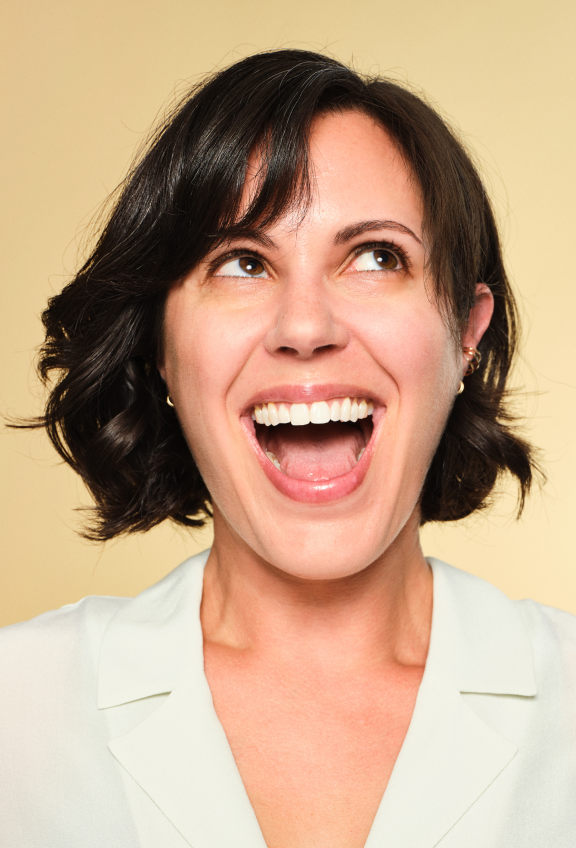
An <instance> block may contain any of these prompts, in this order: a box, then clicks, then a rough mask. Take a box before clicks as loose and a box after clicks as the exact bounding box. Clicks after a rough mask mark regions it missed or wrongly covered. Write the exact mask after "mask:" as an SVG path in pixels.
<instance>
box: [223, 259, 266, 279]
mask: <svg viewBox="0 0 576 848" xmlns="http://www.w3.org/2000/svg"><path fill="white" fill-rule="evenodd" d="M215 276H216V277H266V276H267V274H266V268H265V267H264V263H263V262H261V261H260V259H256V257H255V256H239V257H237V258H236V259H229V260H228V262H225V263H224V265H221V266H220V268H218V270H217V271H216V273H215Z"/></svg>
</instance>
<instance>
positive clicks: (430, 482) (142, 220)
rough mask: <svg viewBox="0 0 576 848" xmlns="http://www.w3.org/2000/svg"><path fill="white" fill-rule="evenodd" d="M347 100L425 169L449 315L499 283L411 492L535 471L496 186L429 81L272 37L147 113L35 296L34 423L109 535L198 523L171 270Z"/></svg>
mask: <svg viewBox="0 0 576 848" xmlns="http://www.w3.org/2000/svg"><path fill="white" fill-rule="evenodd" d="M346 109H356V110H361V111H363V112H364V113H366V114H368V115H370V116H372V117H373V118H374V119H375V120H376V121H378V122H379V123H380V124H381V125H382V126H383V127H384V128H385V129H386V131H387V132H388V133H389V135H390V136H391V138H392V139H393V140H394V142H395V143H396V145H397V146H398V148H399V150H400V151H401V152H402V154H403V156H404V158H405V160H406V162H407V163H408V164H409V166H410V168H411V171H412V174H413V178H414V179H415V182H416V183H417V184H418V185H419V187H420V190H421V193H422V197H423V204H424V210H425V218H424V232H425V235H426V239H427V242H428V244H429V262H428V265H429V269H428V270H429V274H430V279H431V280H433V281H434V286H435V290H436V291H435V294H436V297H437V299H438V303H439V306H440V308H445V311H446V314H447V315H449V320H450V322H451V324H452V326H453V327H454V328H455V331H456V332H459V331H460V329H461V328H462V326H463V325H464V323H465V322H466V319H467V317H468V314H469V312H470V309H471V307H472V306H473V304H474V300H475V287H476V283H477V282H484V283H486V284H487V285H488V286H489V287H490V289H491V290H492V293H493V295H494V300H495V310H494V317H493V320H492V322H491V324H490V326H489V328H488V330H487V331H486V333H485V335H484V337H483V339H482V342H481V345H480V350H481V353H482V364H481V366H480V368H479V369H478V371H476V372H475V373H474V374H473V375H472V376H470V377H468V378H467V380H466V391H465V392H464V393H463V394H462V395H460V396H458V397H457V398H456V400H455V403H454V407H453V409H452V412H451V414H450V417H449V419H448V422H447V425H446V429H445V432H444V434H443V436H442V439H441V441H440V444H439V446H438V449H437V451H436V454H435V456H434V459H433V461H432V464H431V467H430V469H429V471H428V474H427V477H426V480H425V483H424V489H423V492H422V498H421V513H422V523H424V522H427V521H450V520H454V519H458V518H462V517H464V516H466V515H469V514H470V513H472V512H473V511H474V510H477V509H480V508H482V507H483V506H485V505H486V503H487V502H488V500H489V496H490V493H491V492H492V490H493V488H494V485H495V483H496V481H497V479H498V477H499V475H500V474H501V473H503V472H505V471H509V472H510V473H511V474H512V475H514V476H515V477H516V478H517V480H518V483H519V490H520V508H521V507H522V505H523V502H524V497H525V495H526V493H527V491H528V489H529V487H530V483H531V480H532V472H533V465H534V464H533V459H532V456H531V449H530V447H529V445H528V444H527V443H526V442H525V441H523V440H522V439H521V438H519V437H518V436H517V435H516V434H515V432H514V431H513V429H511V424H512V423H513V422H512V417H511V416H510V415H509V413H508V412H507V408H506V405H505V401H506V394H505V383H506V378H507V376H508V372H509V370H510V366H511V362H512V358H513V354H514V349H515V344H516V340H517V319H516V310H515V305H514V300H513V296H512V293H511V290H510V286H509V283H508V280H507V277H506V272H505V269H504V265H503V261H502V255H501V248H500V242H499V237H498V232H497V228H496V225H495V221H494V216H493V213H492V209H491V206H490V202H489V200H488V198H487V196H486V192H485V189H484V187H483V185H482V181H481V179H480V177H479V175H478V172H477V170H476V168H475V166H474V164H473V163H472V161H471V159H470V156H469V155H468V154H467V153H466V151H465V149H464V148H463V146H462V144H461V143H460V142H459V141H458V140H457V138H456V136H455V134H454V133H453V132H452V131H451V130H450V128H449V127H448V126H447V124H446V123H445V122H444V121H443V120H442V118H441V117H440V116H439V115H438V114H437V112H436V111H435V110H434V109H432V108H431V107H430V106H429V105H428V104H427V103H426V102H425V101H424V100H423V99H422V98H420V97H417V96H416V95H415V94H413V93H412V92H410V91H409V90H407V89H406V88H403V87H402V86H399V85H397V84H396V83H394V82H392V81H390V80H387V79H384V78H379V77H370V78H369V77H363V76H361V75H359V74H358V73H356V72H355V71H353V70H351V69H350V68H348V67H346V66H344V65H342V64H340V63H339V62H337V61H335V60H333V59H331V58H328V57H326V56H322V55H318V54H316V53H311V52H307V51H301V50H278V51H272V52H268V53H261V54H258V55H255V56H251V57H249V58H247V59H244V60H242V61H241V62H238V63H237V64H235V65H232V66H231V67H229V68H227V69H225V70H223V71H221V72H218V73H216V74H215V75H213V76H212V77H210V78H208V79H207V80H205V81H204V82H202V83H201V84H200V85H198V86H197V87H195V88H194V89H193V90H192V92H191V93H190V94H189V95H188V96H187V97H186V98H185V99H184V100H183V101H182V103H181V104H180V105H179V106H178V107H177V108H176V109H175V110H174V111H173V112H172V114H171V115H170V116H169V117H168V119H167V120H166V121H165V122H164V123H163V124H162V125H161V126H160V127H159V128H158V129H157V130H156V131H155V133H154V134H153V136H152V138H151V140H150V142H149V144H148V146H147V151H146V152H145V153H144V155H142V156H141V158H140V159H139V160H138V161H137V163H136V164H135V165H134V166H133V168H132V170H131V171H130V173H129V175H128V176H127V178H126V180H125V181H124V183H123V184H122V186H121V187H120V189H119V192H118V197H117V200H116V202H115V205H114V208H113V210H112V212H111V214H110V216H109V218H108V220H107V222H106V224H105V226H104V227H103V229H102V232H101V235H100V238H99V240H98V242H97V244H96V247H95V248H94V250H93V252H92V255H91V256H90V258H89V259H88V260H87V261H86V263H85V264H84V266H83V267H82V268H81V269H80V270H79V272H78V273H77V275H76V276H75V278H74V279H73V280H72V281H71V282H70V283H69V284H68V285H67V286H66V287H65V288H64V289H63V291H62V292H61V293H60V294H58V295H56V296H55V297H53V298H52V299H51V300H50V303H49V305H48V308H47V309H46V310H45V312H44V314H43V322H44V326H45V328H46V340H45V343H44V345H43V347H42V350H41V353H40V361H39V372H40V375H41V377H42V379H43V380H44V381H46V382H48V381H50V378H51V377H52V376H53V375H54V377H55V379H54V381H53V383H51V390H50V394H49V397H48V401H47V405H46V411H45V414H44V416H43V417H42V418H40V419H38V420H37V421H35V422H33V424H32V426H44V427H46V429H47V431H48V435H49V436H50V438H51V440H52V442H53V443H54V445H55V447H56V450H57V451H58V453H59V454H60V455H61V456H62V457H63V458H64V459H65V460H66V462H68V463H69V464H70V465H71V466H72V468H74V469H75V470H76V471H77V472H78V473H79V474H80V475H81V476H82V478H83V479H84V481H85V483H86V485H87V486H88V488H89V490H90V491H91V493H92V495H93V496H94V499H95V502H96V506H95V508H94V512H93V519H94V520H93V522H92V525H91V527H90V528H89V530H88V531H87V534H86V535H88V536H89V537H90V538H93V539H99V540H104V539H110V538H112V537H114V536H116V535H118V534H120V533H124V532H129V531H139V530H146V529H148V528H150V527H152V526H154V525H155V524H158V523H159V522H161V521H163V520H164V519H166V518H171V519H173V520H174V521H177V522H179V523H180V524H184V525H188V526H199V525H201V524H202V523H203V521H204V520H205V517H206V515H207V514H210V494H209V492H208V490H207V488H206V486H205V484H204V481H203V480H202V477H201V476H200V474H199V472H198V469H197V467H196V465H195V463H194V460H193V458H192V455H191V453H190V450H189V449H188V446H187V444H186V442H185V440H184V437H183V435H182V431H181V429H180V426H179V423H178V419H177V417H176V414H175V412H174V410H173V409H172V408H171V407H170V406H168V405H167V404H166V390H165V386H164V383H163V381H162V379H161V377H160V375H159V373H158V371H157V368H156V362H157V358H158V354H159V352H160V350H161V345H162V319H163V308H164V302H165V297H166V293H167V291H168V289H169V287H170V286H171V285H172V284H173V283H174V282H176V281H177V280H179V279H181V278H182V277H183V276H184V275H185V274H186V273H187V272H189V271H190V269H191V268H193V267H194V266H195V265H196V264H197V263H198V262H199V261H200V260H201V259H202V258H203V257H204V256H206V254H207V253H208V252H209V251H210V250H211V249H213V248H214V246H215V245H216V244H217V243H218V242H219V241H220V240H222V239H223V238H224V237H229V236H231V235H234V234H241V233H242V230H243V229H245V228H248V227H252V228H253V227H260V228H265V227H266V226H268V225H269V224H271V223H272V222H274V221H275V220H277V219H278V217H279V216H280V215H281V214H282V213H283V212H285V211H286V209H287V208H288V207H289V206H291V205H294V204H304V205H305V204H306V202H307V200H308V199H309V197H310V191H311V183H310V176H309V173H308V139H309V130H310V125H311V122H312V120H313V119H314V118H315V117H316V116H318V115H319V114H322V113H326V112H330V111H336V110H346ZM255 145H259V146H260V148H261V149H262V150H263V151H264V163H265V164H264V168H263V169H262V174H261V181H260V186H259V190H258V192H257V193H256V196H255V197H254V199H253V201H252V204H251V206H250V208H249V209H248V210H247V211H246V212H245V214H244V215H243V217H242V218H241V220H239V216H240V200H241V194H242V188H243V185H244V180H245V174H246V167H247V162H248V157H249V155H250V153H251V152H252V151H253V149H254V147H255Z"/></svg>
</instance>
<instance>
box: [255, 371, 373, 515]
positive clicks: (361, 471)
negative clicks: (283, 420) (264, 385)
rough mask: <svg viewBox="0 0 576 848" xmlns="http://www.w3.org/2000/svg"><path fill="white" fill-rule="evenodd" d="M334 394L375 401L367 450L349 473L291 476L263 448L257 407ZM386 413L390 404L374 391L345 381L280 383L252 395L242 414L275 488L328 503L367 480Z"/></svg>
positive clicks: (294, 496)
mask: <svg viewBox="0 0 576 848" xmlns="http://www.w3.org/2000/svg"><path fill="white" fill-rule="evenodd" d="M333 397H369V398H371V399H372V400H373V401H374V403H375V408H374V413H373V415H372V421H373V426H374V429H373V431H372V436H371V437H370V441H369V442H368V444H367V445H366V448H365V450H364V453H363V454H362V456H361V458H360V459H359V461H358V462H357V463H356V465H355V466H354V468H352V469H351V470H350V471H348V472H347V473H346V474H342V475H341V476H340V477H334V478H332V479H331V480H317V481H307V480H296V479H294V478H293V477H288V476H287V475H286V474H284V473H283V472H282V471H279V470H278V469H277V468H276V466H275V465H273V464H272V463H271V462H270V460H269V459H268V457H267V456H266V455H265V454H264V452H263V451H262V448H261V447H260V444H259V442H258V439H257V438H256V431H255V427H254V422H253V421H252V418H251V412H252V409H253V407H254V406H255V405H256V404H257V403H264V402H269V403H270V402H273V403H282V402H284V403H313V402H314V401H320V400H328V399H329V398H333ZM385 413H386V405H385V404H384V403H381V402H380V401H379V400H378V398H377V397H375V396H374V392H372V391H370V390H366V389H364V388H361V387H359V386H352V385H344V384H341V383H338V384H336V383H333V384H322V385H308V386H305V385H304V386H302V385H300V386H295V385H290V386H276V387H274V388H272V389H267V390H266V391H262V392H259V393H258V394H257V395H254V397H253V398H251V399H250V402H249V405H248V407H247V410H246V412H245V413H244V414H243V415H242V416H241V421H242V424H243V425H244V430H245V432H246V435H247V436H248V440H249V443H250V446H251V447H252V450H253V451H254V454H255V456H256V459H257V461H258V463H259V465H260V467H261V468H262V470H263V472H264V474H265V475H266V477H267V478H268V480H269V481H270V482H271V483H272V485H273V486H274V488H275V489H277V490H278V491H279V492H281V493H282V494H283V495H286V496H287V497H289V498H291V499H292V500H294V501H299V502H300V503H309V504H327V503H331V502H332V501H337V500H340V499H341V498H344V497H346V496H347V495H350V494H352V492H354V491H355V490H356V489H358V487H359V486H360V485H361V484H362V482H363V481H364V478H365V477H366V474H367V473H368V469H369V468H370V463H371V461H372V456H373V455H374V450H375V447H376V442H377V439H378V435H379V433H380V430H381V429H382V424H383V422H384V418H385Z"/></svg>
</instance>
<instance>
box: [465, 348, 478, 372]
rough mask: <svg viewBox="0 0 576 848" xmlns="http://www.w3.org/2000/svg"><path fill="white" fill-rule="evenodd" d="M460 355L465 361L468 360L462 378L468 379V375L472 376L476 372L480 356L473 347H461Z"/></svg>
mask: <svg viewBox="0 0 576 848" xmlns="http://www.w3.org/2000/svg"><path fill="white" fill-rule="evenodd" d="M462 353H463V354H464V356H465V357H466V359H468V368H467V369H466V371H465V373H464V376H465V377H469V376H470V374H473V373H474V371H476V369H477V368H478V366H479V365H480V363H481V362H482V354H481V353H480V351H479V350H477V349H476V348H475V347H463V348H462Z"/></svg>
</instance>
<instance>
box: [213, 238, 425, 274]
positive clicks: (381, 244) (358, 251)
mask: <svg viewBox="0 0 576 848" xmlns="http://www.w3.org/2000/svg"><path fill="white" fill-rule="evenodd" d="M370 250H389V251H390V253H393V254H394V256H396V257H397V259H398V261H399V263H400V265H401V266H402V268H403V269H404V270H405V271H407V270H408V269H409V268H411V266H412V263H411V262H410V260H409V258H408V255H407V254H406V252H405V250H404V249H403V248H402V247H400V245H399V244H395V243H394V242H390V241H375V242H370V243H369V244H361V245H359V246H358V247H356V248H354V250H353V251H352V258H353V259H356V257H357V256H361V255H362V254H363V253H366V252H368V251H370ZM241 256H251V257H253V258H254V259H257V260H258V261H259V262H261V263H262V264H263V265H264V267H266V266H267V262H266V260H265V259H264V258H263V257H262V256H260V254H259V253H256V251H254V250H246V249H242V248H236V250H231V251H230V252H229V253H225V254H224V256H218V257H216V258H215V259H214V260H213V261H212V262H210V263H209V265H208V272H209V273H210V274H215V273H216V271H217V270H218V268H221V267H222V265H225V264H226V263H227V262H230V260H231V259H238V258H239V257H241ZM398 270H400V269H397V270H396V271H390V272H389V273H391V274H394V273H397V272H398Z"/></svg>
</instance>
